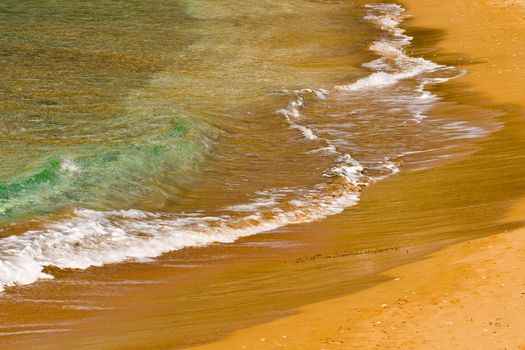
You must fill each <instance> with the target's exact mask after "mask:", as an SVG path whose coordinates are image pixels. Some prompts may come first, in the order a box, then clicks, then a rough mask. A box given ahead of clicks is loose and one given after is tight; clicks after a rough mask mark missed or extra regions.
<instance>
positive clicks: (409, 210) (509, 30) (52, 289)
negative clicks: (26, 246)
mask: <svg viewBox="0 0 525 350" xmlns="http://www.w3.org/2000/svg"><path fill="white" fill-rule="evenodd" d="M405 5H407V8H408V11H409V13H410V14H411V15H413V16H414V18H413V20H412V23H409V24H411V25H413V27H411V28H409V29H410V34H412V35H414V36H415V38H416V41H415V47H416V50H417V52H415V55H421V54H423V55H427V56H428V57H429V58H430V59H432V60H435V61H437V62H440V63H449V64H453V65H456V66H459V67H460V68H466V69H468V70H469V71H470V72H471V74H469V75H467V76H465V77H463V78H462V79H460V80H457V81H453V82H451V83H447V84H446V86H443V87H440V88H436V90H437V91H436V93H438V94H439V95H440V96H442V97H444V98H445V99H446V100H448V99H453V100H454V101H456V102H458V103H459V102H460V103H464V104H466V105H468V106H467V107H468V108H465V107H463V108H458V107H457V106H455V105H452V106H450V105H448V106H447V105H446V106H440V107H438V108H437V109H436V111H434V113H433V114H436V115H438V116H440V117H446V116H447V115H451V114H452V115H453V114H454V113H461V114H462V118H463V117H465V118H471V119H473V120H485V119H487V120H490V119H494V118H499V119H498V120H500V121H501V122H502V123H504V124H505V127H504V128H503V129H502V130H500V131H499V132H497V133H495V134H494V135H492V136H490V137H488V138H487V139H486V140H483V141H482V142H480V143H479V144H478V145H476V147H475V148H473V149H470V150H469V152H472V153H470V154H469V155H468V156H465V157H463V158H460V159H459V160H457V159H456V160H454V161H453V162H446V163H445V164H444V165H443V166H440V167H437V168H432V169H427V170H423V171H418V172H402V173H401V174H400V175H399V176H395V177H393V178H390V179H388V180H386V181H383V182H380V183H377V184H375V185H373V186H371V187H370V188H368V189H367V190H366V191H365V192H364V193H363V198H362V201H361V203H360V204H359V205H358V206H356V207H353V208H351V209H349V210H347V211H346V212H345V213H343V214H342V215H338V216H335V217H331V218H329V219H327V220H325V221H323V222H318V223H313V224H307V225H295V226H292V227H287V228H286V229H283V230H279V231H278V232H273V233H272V234H270V235H259V236H254V237H250V238H246V239H242V240H240V241H239V242H237V243H235V244H232V245H214V246H211V247H209V248H204V249H187V250H183V251H179V252H174V253H170V254H167V255H165V256H163V257H162V258H161V259H159V262H158V263H156V264H151V265H148V264H144V265H141V264H132V263H129V264H117V265H110V266H107V267H104V268H92V269H88V270H86V271H68V270H64V271H56V273H55V275H56V277H57V279H56V282H55V281H42V282H40V283H36V284H34V285H32V286H27V287H21V288H17V289H14V290H12V291H10V292H9V293H7V295H8V296H13V298H12V300H14V301H13V303H12V304H10V303H9V302H7V303H5V302H4V304H6V307H5V308H3V310H0V311H2V312H3V314H2V317H4V319H5V320H7V322H10V323H11V322H12V324H13V326H12V328H9V329H4V330H5V331H6V332H24V331H25V330H27V331H33V330H36V331H39V330H40V329H47V330H50V331H51V332H49V333H38V332H34V333H32V334H29V335H27V334H26V335H27V336H24V334H22V333H20V334H21V336H18V335H16V334H15V335H14V336H9V335H4V336H2V339H0V340H2V342H1V343H0V348H6V349H7V348H9V349H15V348H20V349H27V348H37V349H41V348H47V349H57V348H63V349H70V348H72V347H74V348H77V349H85V348H86V349H102V348H104V349H148V348H152V349H154V348H159V349H166V348H181V347H187V346H189V345H191V344H195V343H202V342H211V341H215V340H217V339H220V338H224V339H225V340H224V341H222V342H220V343H210V344H209V345H206V348H208V349H221V348H224V349H236V348H242V346H246V348H247V349H250V348H257V347H261V346H262V347H265V348H273V347H275V348H277V347H279V345H278V344H276V343H275V342H276V341H277V340H278V339H279V341H281V340H286V339H290V341H291V340H292V339H293V341H295V342H296V343H288V344H289V345H288V348H294V344H295V346H296V347H295V348H297V347H299V346H300V347H301V348H304V349H308V348H312V349H320V348H325V349H335V348H352V347H351V345H348V344H353V345H354V346H355V347H357V348H363V349H368V348H370V345H371V344H374V346H375V344H376V343H377V342H378V341H380V340H381V339H383V338H384V333H383V330H385V331H387V330H386V329H382V328H379V327H378V326H377V325H376V326H375V327H374V326H373V325H372V326H371V325H370V322H377V321H381V322H382V323H380V324H378V325H388V326H389V327H392V326H394V327H395V325H393V324H392V323H395V322H399V323H401V324H402V321H405V322H407V321H406V320H404V319H403V315H408V316H407V318H410V315H413V318H412V321H411V322H412V323H411V324H409V325H408V326H406V329H405V330H404V331H405V333H396V336H399V338H395V339H401V340H403V341H406V340H407V339H408V340H416V341H418V340H419V339H421V340H424V339H425V337H419V336H417V337H415V336H413V334H415V332H416V331H418V332H423V331H424V329H425V328H424V326H425V324H428V325H429V327H430V326H432V325H433V324H436V323H435V322H441V321H440V320H436V319H435V317H438V316H440V314H439V313H436V312H434V311H435V310H437V309H439V307H440V306H441V307H443V305H441V304H435V305H434V304H433V302H434V301H435V300H443V299H445V298H444V297H443V295H444V294H445V293H449V294H452V293H457V294H454V295H456V298H457V299H459V300H460V302H459V303H457V304H453V303H452V302H450V303H448V302H447V303H445V305H447V306H448V305H451V304H452V305H455V306H454V307H457V308H461V307H462V306H463V307H464V308H466V307H467V304H466V303H465V302H464V300H465V299H466V295H467V296H468V298H471V297H472V296H470V295H469V291H470V290H471V289H472V288H473V287H472V286H476V287H477V288H479V290H481V288H485V287H487V286H485V285H484V284H483V283H485V282H486V281H489V280H490V278H492V279H493V280H497V279H498V278H507V275H505V274H500V275H498V273H499V272H493V273H492V272H491V271H488V270H487V271H475V270H474V269H473V268H472V266H476V265H479V264H481V263H482V262H484V261H485V260H486V259H490V258H489V255H488V253H487V251H489V250H488V249H483V250H481V247H485V246H488V245H492V246H494V247H495V246H497V247H500V246H501V250H500V249H499V248H498V249H495V250H490V254H496V255H490V256H492V258H493V259H494V258H496V257H497V254H500V253H501V252H505V254H509V255H508V256H507V255H505V259H507V258H508V259H513V258H514V255H515V254H518V252H519V250H518V249H519V247H520V246H521V245H520V243H519V242H520V241H519V240H516V241H515V242H516V243H515V244H514V241H512V239H513V238H514V237H513V236H493V237H490V238H485V239H483V240H480V241H476V243H468V244H467V243H463V244H460V245H458V246H455V247H452V248H449V249H447V250H444V251H442V252H440V253H438V254H437V255H435V256H432V257H430V258H429V259H426V260H423V261H420V262H417V263H415V264H413V265H407V266H405V267H401V268H399V269H397V268H396V266H399V265H401V264H406V263H409V262H413V261H414V260H417V259H421V258H422V257H425V256H426V254H429V253H432V252H435V251H436V250H438V249H440V248H442V247H444V246H446V245H448V244H451V243H454V242H457V241H462V240H465V239H468V238H474V237H479V236H486V235H491V234H497V233H501V232H504V231H505V230H508V231H510V230H511V229H512V228H515V227H518V226H520V225H521V223H522V221H523V216H522V215H521V213H522V211H521V210H520V209H519V206H517V205H518V200H519V199H520V198H521V197H522V196H523V195H525V186H524V184H523V181H522V179H523V178H524V177H523V176H525V174H524V173H525V171H524V170H523V169H522V164H523V149H525V144H524V142H523V141H522V140H523V139H522V138H521V136H522V135H523V131H524V130H525V126H524V123H523V115H524V113H523V112H522V111H521V109H520V107H519V106H517V105H520V104H521V101H525V99H524V98H523V97H524V96H523V95H524V93H523V91H522V90H520V83H521V82H522V81H524V80H523V77H524V73H525V72H524V71H523V70H522V69H521V68H520V64H521V63H522V60H523V57H521V56H520V54H522V53H525V50H523V44H522V43H524V42H525V40H523V39H525V36H524V34H523V29H522V24H523V20H525V19H523V18H521V17H525V15H524V16H518V15H517V13H519V12H516V8H511V9H506V6H509V4H507V3H504V4H499V5H498V6H497V7H492V5H488V3H485V2H478V1H467V2H465V1H455V0H452V1H448V2H447V3H446V5H444V4H442V3H440V2H438V1H436V0H420V1H414V2H407V3H406V4H405ZM440 11H441V13H439V15H438V12H440ZM465 11H467V12H465ZM499 24H501V25H499ZM498 43H499V44H498ZM436 46H437V49H436ZM497 47H499V49H498V50H494V48H497ZM513 55H516V56H513ZM493 65H495V66H493ZM498 68H499V69H498ZM468 111H470V112H468ZM512 208H518V209H514V210H511V209H512ZM504 218H506V220H503V219H504ZM519 232H520V231H516V233H515V234H514V233H513V235H518V234H519ZM511 237H512V238H511ZM505 242H506V243H505ZM504 243H505V244H511V243H513V244H514V248H513V250H511V251H510V252H507V251H506V250H505V248H506V246H505V244H504ZM492 252H494V253H492ZM498 252H500V253H498ZM511 253H512V255H511ZM465 254H468V257H467V258H466V259H467V260H466V261H464V262H463V263H460V262H458V259H459V258H461V259H464V258H465V256H466V255H465ZM516 259H517V257H516ZM452 261H454V262H457V264H456V265H454V266H453V267H451V266H450V264H451V262H452ZM505 261H509V264H510V263H513V261H516V263H515V266H519V260H505ZM502 264H503V262H502ZM502 264H500V263H498V264H497V265H493V266H491V268H492V267H494V268H495V269H498V270H497V271H499V269H503V271H505V273H507V272H509V271H510V270H509V269H507V265H502ZM184 265H186V267H185V266H184ZM456 267H457V269H456ZM385 271H388V272H385ZM515 272H516V273H519V271H515ZM509 273H514V272H512V271H510V272H509ZM479 274H481V275H480V276H478V275H479ZM496 275H498V276H499V277H493V276H496ZM467 276H471V279H470V280H468V281H467V280H466V277H467ZM478 277H479V278H478ZM482 277H487V278H485V279H483V278H482ZM395 278H400V280H399V281H396V280H395ZM509 278H510V277H509ZM69 280H70V281H71V283H69V284H68V283H67V282H68V281H69ZM127 281H131V282H133V281H139V282H142V283H137V284H133V283H124V282H127ZM384 281H389V282H386V283H380V282H384ZM433 281H439V282H440V284H438V283H432V282H433ZM443 281H444V282H443ZM79 282H85V283H79ZM400 282H403V284H400ZM467 282H468V283H472V284H468V283H467ZM378 283H380V284H378ZM498 283H499V281H498ZM502 283H505V282H502ZM516 283H519V280H518V281H517V282H516ZM436 284H438V286H439V288H436ZM478 284H479V285H478ZM372 285H375V287H371V288H369V289H366V288H368V287H370V286H372ZM499 285H501V283H499ZM57 286H59V287H57ZM497 286H498V284H490V285H488V287H491V288H492V287H497ZM506 286H507V287H506V288H515V287H516V286H515V285H514V284H513V283H510V282H507V283H506ZM406 290H410V291H417V292H418V293H417V294H415V295H414V294H411V296H410V295H409V298H410V299H409V300H410V302H411V305H410V304H409V303H407V304H406V305H401V306H403V309H401V306H400V305H398V304H396V303H397V302H398V299H400V298H404V297H405V296H406V293H405V291H406ZM499 290H500V291H503V292H505V291H507V289H499ZM509 290H510V289H509ZM487 291H488V289H487ZM519 292H520V293H521V291H519ZM377 293H380V294H377ZM491 293H492V290H491ZM506 293H507V292H505V294H503V295H504V296H506ZM509 293H510V292H509ZM512 293H515V291H513V292H512ZM496 294H497V293H496V291H494V295H496ZM480 295H481V296H480V297H479V299H478V302H483V303H485V304H486V302H485V300H486V299H485V297H484V293H480ZM509 295H510V294H509ZM512 295H514V294H512ZM36 296H39V297H41V299H43V300H44V301H43V302H41V303H20V302H18V301H17V300H22V299H23V298H24V297H27V299H29V298H33V299H35V298H36ZM341 298H342V299H341ZM441 298H442V299H441ZM447 298H448V299H446V300H452V298H451V297H447ZM78 300H80V302H79V301H78ZM326 300H329V301H326ZM503 300H504V301H506V302H509V303H510V302H511V301H512V300H513V299H512V298H511V297H509V296H507V297H505V298H504V299H503ZM516 300H517V299H516ZM46 301H47V302H46ZM54 301H60V302H64V303H65V305H66V306H68V307H69V306H75V305H76V304H75V303H80V304H81V305H80V306H79V307H77V308H76V309H74V308H73V309H72V308H69V309H68V308H61V309H59V311H57V308H53V307H47V306H48V305H50V306H51V304H52V303H53V302H54ZM401 302H402V303H404V301H401ZM491 302H492V299H491ZM86 304H87V305H92V307H91V308H89V307H88V308H87V309H86ZM383 304H387V306H386V307H383V306H382V305H383ZM418 304H419V305H421V306H418ZM305 305H310V306H305ZM393 305H397V306H395V307H394V306H393ZM473 305H476V304H473ZM419 307H421V309H422V310H421V311H420V310H419ZM469 307H470V306H469ZM82 308H84V309H82ZM478 309H479V308H474V307H473V308H472V311H473V312H474V311H476V312H481V311H480V310H478ZM444 310H445V311H443V312H444V313H445V312H448V309H444ZM496 310H499V308H496ZM347 311H348V312H347ZM396 311H399V313H396ZM420 312H421V313H420ZM450 313H451V314H453V315H454V317H458V319H448V318H447V320H444V321H443V322H449V321H451V322H454V325H455V326H454V327H456V328H454V329H457V330H458V332H460V334H464V333H465V332H461V328H460V327H457V325H458V323H460V321H461V320H463V318H461V317H463V316H464V315H465V314H466V313H458V312H454V311H451V312H450ZM293 314H296V315H294V316H290V315H293ZM423 314H424V315H429V316H430V315H431V316H432V318H428V320H427V321H425V323H421V322H420V321H418V317H420V315H423ZM345 315H346V316H345ZM418 315H419V316H418ZM447 315H448V314H447ZM476 315H478V316H479V320H477V321H476V322H478V323H476V327H477V328H475V329H474V328H471V329H472V332H473V333H472V334H474V335H475V334H477V333H475V331H477V330H478V328H479V326H480V325H482V326H483V327H484V328H482V329H481V331H483V329H485V328H486V329H487V330H488V332H492V331H493V329H492V328H487V327H489V326H491V325H490V324H489V322H492V323H493V324H495V323H494V322H499V321H497V320H496V319H494V320H492V319H491V320H488V318H490V317H492V315H490V317H488V316H483V315H481V314H476ZM487 315H488V314H487ZM516 315H519V313H516ZM287 316H289V317H287ZM379 316H381V317H385V318H384V319H378V317H379ZM387 316H388V317H390V318H388V320H391V322H392V323H388V322H390V321H387ZM282 317H285V318H282ZM451 317H452V316H451ZM473 317H474V316H473ZM498 317H501V316H500V315H497V316H496V318H498ZM503 317H505V315H503ZM314 319H315V320H316V321H314ZM42 320H45V321H46V322H50V323H51V322H53V321H54V322H58V326H57V324H50V325H49V327H47V328H46V327H44V326H42V327H40V326H38V325H34V326H30V325H31V324H35V323H37V322H41V321H42ZM272 320H274V321H272ZM432 320H435V321H433V322H434V323H433V322H430V321H432ZM17 322H18V323H19V324H25V325H26V326H19V325H16V323H17ZM60 322H64V324H63V325H62V326H60ZM264 322H270V323H264ZM305 322H306V324H305ZM426 322H429V323H426ZM484 322H485V323H487V324H488V326H485V323H484ZM506 322H507V324H508V322H510V318H509V320H507V321H506ZM256 324H261V325H259V326H255V328H249V327H253V326H254V325H256ZM308 324H310V326H308ZM336 324H337V326H335V325H336ZM437 324H439V323H437ZM446 325H447V326H448V325H449V324H446ZM311 326H315V327H314V328H315V329H314V330H312V328H309V327H311ZM339 326H341V327H342V328H339ZM372 327H373V328H372ZM376 327H378V328H376ZM497 327H499V323H498V326H497ZM241 328H244V330H241V331H238V332H234V331H236V330H238V329H241ZM348 328H349V330H348ZM415 328H418V329H415ZM419 328H421V330H420V329H419ZM436 328H438V327H436ZM398 329H402V327H401V326H400V327H398ZM509 329H519V327H517V325H516V327H515V328H513V327H509ZM390 330H391V328H390ZM54 331H56V332H54ZM442 331H443V332H445V331H446V329H444V330H442ZM231 332H234V333H233V335H232V333H231ZM375 332H377V333H375ZM411 332H412V334H411ZM263 333H264V334H263ZM306 333H308V335H307V334H306ZM485 333H487V332H485ZM336 334H337V335H338V337H336V336H335V335H336ZM341 334H343V335H344V336H341ZM410 334H411V335H410ZM429 334H430V333H429ZM436 334H438V333H436ZM443 334H444V333H443ZM409 335H410V336H409ZM283 336H286V338H283ZM301 337H302V339H301ZM346 337H349V338H346ZM429 337H430V335H429ZM261 339H266V340H265V341H261ZM393 339H394V338H393ZM395 339H394V340H393V341H395ZM429 339H431V338H429ZM432 339H434V338H432ZM439 339H440V340H441V341H446V337H444V336H440V337H439ZM516 339H517V338H516ZM270 340H271V341H270ZM341 340H342V341H345V343H344V344H342V343H338V342H339V341H341ZM387 340H388V339H387ZM460 340H461V339H460ZM517 340H518V339H517ZM381 341H382V340H381ZM281 344H283V345H284V344H285V343H283V342H281ZM445 344H447V346H445V348H450V346H449V344H450V343H445ZM390 345H391V347H393V348H398V345H397V343H390ZM425 346H426V345H425ZM406 347H408V348H410V346H406ZM413 347H416V345H414V346H413ZM422 347H424V346H422ZM427 347H437V344H436V346H427ZM463 348H465V347H463ZM467 348H468V347H467Z"/></svg>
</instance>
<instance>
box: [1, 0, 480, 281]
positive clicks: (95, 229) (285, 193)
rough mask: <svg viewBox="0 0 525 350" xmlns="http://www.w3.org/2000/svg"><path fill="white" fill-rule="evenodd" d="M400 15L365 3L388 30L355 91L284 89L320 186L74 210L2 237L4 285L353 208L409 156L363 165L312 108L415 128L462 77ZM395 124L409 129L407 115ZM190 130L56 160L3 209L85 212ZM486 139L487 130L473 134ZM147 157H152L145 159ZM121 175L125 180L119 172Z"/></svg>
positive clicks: (174, 150)
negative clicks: (220, 199)
mask: <svg viewBox="0 0 525 350" xmlns="http://www.w3.org/2000/svg"><path fill="white" fill-rule="evenodd" d="M403 12H404V10H403V8H402V7H401V6H398V5H391V4H388V5H387V4H380V5H370V6H369V7H368V14H367V16H366V20H368V21H370V22H371V23H373V24H375V25H376V26H377V27H379V28H381V29H382V32H383V34H382V37H381V39H380V40H378V41H375V42H373V43H372V44H371V46H370V50H371V51H372V52H374V53H376V54H377V55H378V56H379V58H378V59H376V60H374V61H372V62H370V63H367V64H366V65H365V66H366V67H367V68H369V69H370V70H371V71H372V72H371V74H370V75H368V76H367V77H364V78H362V79H359V80H357V81H356V82H353V83H351V84H348V85H342V86H334V87H329V88H322V89H320V88H316V89H303V90H298V91H283V92H282V93H283V94H286V95H292V96H293V97H292V98H291V99H290V102H289V104H288V105H287V106H284V108H283V109H281V110H279V111H277V115H279V116H281V117H283V118H284V119H285V120H286V121H287V123H288V126H289V127H290V128H292V129H296V130H297V131H298V132H300V133H301V134H302V135H303V136H304V140H305V142H307V143H308V144H310V143H311V145H312V148H311V150H310V151H309V153H310V154H313V155H321V156H326V157H330V158H329V159H333V162H332V164H331V166H330V167H328V168H326V169H323V170H322V173H321V174H320V179H321V180H320V181H319V183H317V184H316V185H314V186H309V187H302V186H300V185H298V186H296V187H282V188H273V189H271V190H264V191H259V192H256V193H254V196H253V199H252V200H251V201H250V202H247V203H238V204H236V205H231V206H228V207H225V208H222V210H221V211H220V212H222V213H223V214H218V215H207V214H204V213H202V212H194V213H184V214H180V213H179V214H177V213H159V212H147V211H140V210H111V211H100V210H93V209H85V206H83V207H84V209H77V210H75V213H74V214H75V215H74V217H73V218H70V219H66V220H62V221H58V222H54V223H51V224H48V225H47V226H46V227H45V228H43V229H39V230H33V231H29V232H26V233H24V234H22V235H19V236H10V237H6V238H3V239H1V240H0V288H3V287H6V286H13V285H17V284H29V283H32V282H34V281H36V280H38V279H40V278H52V277H53V276H52V275H50V274H48V273H46V272H45V267H46V266H56V267H59V268H79V269H84V268H88V267H90V266H101V265H104V264H108V263H116V262H122V261H126V260H133V259H139V260H140V259H143V258H151V257H156V256H159V255H161V254H163V253H165V252H168V251H173V250H177V249H182V248H185V247H198V246H205V245H208V244H211V243H214V242H222V243H229V242H233V241H235V240H237V239H238V238H240V237H243V236H248V235H253V234H257V233H260V232H264V231H270V230H273V229H276V228H278V227H281V226H284V225H288V224H294V223H304V222H309V221H313V220H320V219H323V218H325V217H327V216H329V215H334V214H337V213H340V212H341V211H343V210H344V209H345V208H347V207H349V206H352V205H355V204H356V203H357V202H358V201H359V196H360V193H361V191H362V189H363V188H364V187H366V186H368V185H369V184H371V183H373V182H374V181H377V180H381V179H383V178H385V177H388V176H391V175H393V174H396V173H397V172H399V165H398V157H400V156H401V155H402V154H403V152H408V151H412V150H410V149H409V150H407V149H400V150H397V149H394V150H393V151H392V152H391V153H389V154H377V155H375V154H374V156H373V157H369V158H368V159H362V158H360V157H358V156H357V155H356V154H357V153H358V148H356V147H354V148H353V144H352V142H351V141H352V137H351V136H349V137H348V135H349V133H348V132H346V131H345V130H344V125H342V126H341V128H340V129H337V130H335V129H334V125H333V124H334V123H331V124H330V123H325V124H323V125H320V124H319V121H316V119H315V118H309V117H308V116H307V115H306V114H307V113H306V112H307V107H308V105H309V103H314V102H319V101H320V102H322V101H325V100H329V99H331V98H333V99H341V100H345V101H349V103H355V102H356V101H377V102H378V103H379V105H378V106H377V107H376V108H378V109H384V108H386V107H385V106H387V105H388V104H389V103H391V102H390V101H391V100H395V103H396V106H397V107H396V108H402V109H403V111H406V112H407V113H408V117H409V119H410V120H411V121H412V122H413V123H415V124H417V123H420V122H421V121H423V120H424V119H425V113H426V112H427V111H429V110H430V109H431V108H432V106H433V104H434V102H435V101H436V100H437V97H436V96H434V95H432V94H431V93H430V92H428V91H426V90H425V86H426V85H428V84H435V83H440V82H444V81H447V80H449V79H452V78H454V77H455V76H458V75H459V74H461V72H458V71H457V70H455V69H454V68H453V67H447V66H442V65H438V64H436V63H433V62H430V61H428V60H425V59H423V58H417V57H411V56H409V55H408V54H407V53H406V52H405V47H406V46H407V45H409V44H410V42H411V40H412V38H411V37H409V36H407V35H406V34H405V33H404V30H403V29H402V28H400V27H399V25H400V23H401V22H402V20H403V18H404V15H403ZM410 79H414V81H413V84H409V85H408V86H407V87H405V88H403V89H399V91H395V95H392V94H393V92H391V91H388V89H384V88H386V87H391V86H395V85H396V84H397V83H399V82H401V81H403V80H410ZM382 89H383V90H382ZM358 97H359V99H358ZM358 103H359V102H358ZM356 113H357V112H356ZM363 113H364V112H363ZM312 119H313V121H312ZM393 122H396V123H401V124H402V123H406V119H400V120H397V119H396V120H394V121H393ZM316 123H317V124H316ZM445 126H446V125H444V126H443V130H449V131H448V132H451V133H452V132H453V135H452V134H451V135H449V136H454V137H457V136H458V135H461V134H462V133H465V132H469V130H468V126H464V127H463V128H461V127H457V128H451V127H449V129H446V128H445ZM456 126H457V125H456ZM450 130H452V131H450ZM478 131H479V130H478ZM186 132H187V130H186V129H185V128H180V127H176V128H175V129H173V130H171V131H169V132H168V133H165V134H159V135H158V136H157V137H156V138H152V139H148V141H147V142H142V143H140V142H138V143H136V144H133V145H129V146H126V147H124V146H123V147H122V148H116V149H112V150H110V151H107V152H105V153H101V154H99V155H98V156H97V157H92V158H89V157H88V158H74V159H67V160H64V159H60V158H58V159H51V160H50V161H49V162H48V163H46V164H45V165H44V166H43V167H42V168H41V169H40V170H39V171H37V172H35V173H34V174H31V175H29V176H26V177H21V178H18V179H15V180H14V181H12V182H10V183H4V184H2V185H1V186H0V191H1V192H0V193H2V196H3V197H2V198H3V199H4V200H3V202H2V203H3V204H2V205H3V207H2V208H3V209H2V210H3V212H4V213H7V212H16V211H21V212H22V211H23V210H25V208H28V207H29V206H31V205H33V203H37V204H38V205H41V206H42V207H45V206H47V205H49V204H50V203H54V202H55V201H58V200H59V199H63V198H68V197H70V196H71V197H73V198H71V199H68V200H70V201H71V203H78V204H79V207H80V206H82V203H83V201H86V200H87V201H89V200H91V198H90V197H89V196H91V194H90V193H89V189H90V188H92V187H93V186H104V185H105V184H106V183H108V181H109V183H111V184H112V186H119V184H120V183H122V182H126V181H130V180H129V177H128V176H129V173H130V170H134V169H135V165H136V164H137V161H139V162H140V163H141V167H142V169H141V170H140V171H139V172H138V173H137V174H135V175H133V176H132V181H140V179H142V178H143V177H144V176H145V174H150V173H152V172H153V173H156V174H158V173H159V172H161V171H162V169H163V168H162V167H161V166H159V164H162V163H163V162H165V161H166V159H171V160H172V161H175V162H176V161H178V160H180V159H181V158H180V153H189V154H194V152H193V153H192V151H191V150H190V148H191V147H192V145H193V144H192V143H191V142H184V135H186ZM479 136H482V134H481V133H478V135H477V136H476V137H479ZM354 150H355V152H354ZM416 151H417V150H416ZM144 159H147V161H146V162H145V163H144ZM189 159H191V157H190V158H189ZM124 173H125V174H126V176H123V175H122V174H124ZM64 183H66V185H64ZM79 188H82V189H84V190H87V193H88V194H82V197H78V198H77V197H75V196H79V195H78V193H79V190H78V189H79ZM126 188H130V187H129V186H127V187H126ZM81 191H82V190H81ZM82 192H84V191H82ZM20 208H22V209H20Z"/></svg>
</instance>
